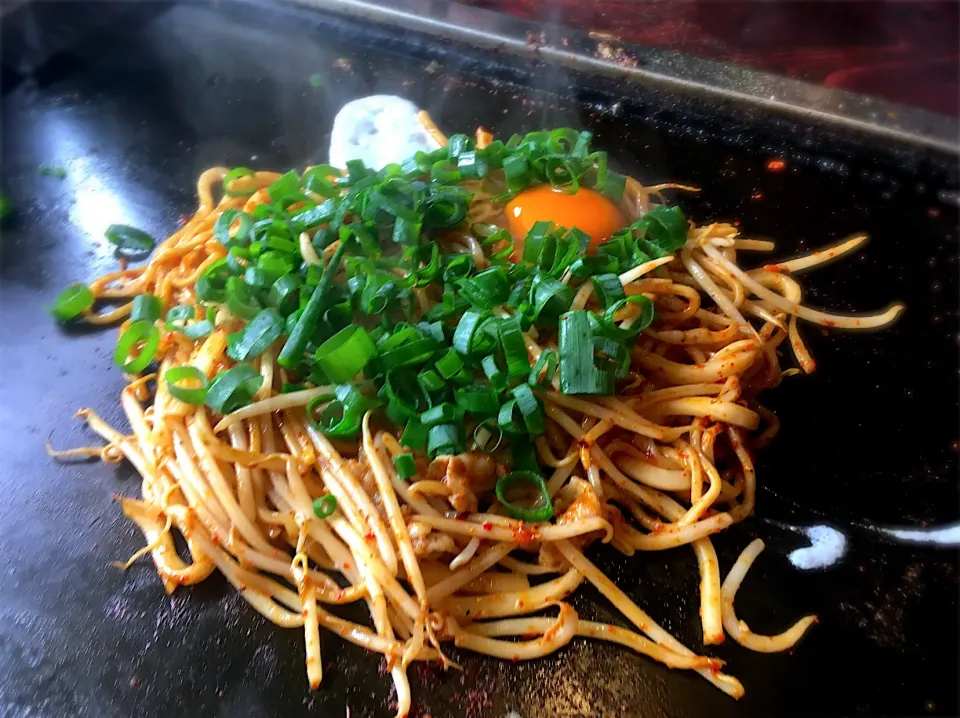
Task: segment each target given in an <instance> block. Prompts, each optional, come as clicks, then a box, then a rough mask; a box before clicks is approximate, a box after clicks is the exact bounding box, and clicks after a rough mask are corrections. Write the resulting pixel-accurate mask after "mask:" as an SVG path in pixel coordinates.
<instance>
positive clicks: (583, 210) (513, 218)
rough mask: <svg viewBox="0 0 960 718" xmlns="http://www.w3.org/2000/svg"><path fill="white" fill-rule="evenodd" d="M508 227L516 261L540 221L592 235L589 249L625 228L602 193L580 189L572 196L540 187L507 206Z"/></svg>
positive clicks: (549, 187) (615, 209)
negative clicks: (530, 232)
mask: <svg viewBox="0 0 960 718" xmlns="http://www.w3.org/2000/svg"><path fill="white" fill-rule="evenodd" d="M506 214H507V227H508V228H509V230H510V234H512V235H513V238H514V241H515V244H514V247H515V249H514V258H519V257H520V256H521V255H522V254H523V240H524V238H525V237H526V236H527V232H529V231H530V230H531V229H532V228H533V225H534V224H535V223H537V222H542V221H547V222H553V224H554V226H557V227H567V228H570V227H576V228H577V229H579V230H582V231H583V232H586V233H587V234H589V235H590V249H591V250H593V249H594V248H596V246H597V245H598V244H601V243H603V242H606V241H607V240H608V239H610V235H611V234H613V233H614V232H616V231H617V230H618V229H620V228H621V227H624V226H626V224H627V219H626V217H624V216H623V213H622V212H621V211H620V210H619V209H617V206H616V205H615V204H614V203H613V202H611V201H610V200H608V199H607V198H606V197H604V196H603V195H602V194H600V193H599V192H594V191H593V190H592V189H587V188H585V187H581V188H580V189H578V190H577V191H576V192H574V193H573V194H567V193H566V192H563V191H561V190H555V189H554V188H553V187H551V186H550V185H540V186H539V187H534V188H532V189H528V190H524V191H523V192H521V193H520V194H518V195H517V196H516V197H514V198H513V199H512V200H510V202H509V203H508V204H507V213H506Z"/></svg>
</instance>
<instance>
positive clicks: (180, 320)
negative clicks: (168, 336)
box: [165, 305, 194, 332]
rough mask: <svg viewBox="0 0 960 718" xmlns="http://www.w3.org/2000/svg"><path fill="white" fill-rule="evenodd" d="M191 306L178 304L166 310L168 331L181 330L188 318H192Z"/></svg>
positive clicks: (192, 310)
mask: <svg viewBox="0 0 960 718" xmlns="http://www.w3.org/2000/svg"><path fill="white" fill-rule="evenodd" d="M193 314H194V309H193V307H188V306H183V305H178V306H176V307H171V308H170V311H168V312H167V323H166V327H165V328H166V330H167V331H168V332H182V331H183V330H184V327H185V326H186V322H187V320H188V319H193Z"/></svg>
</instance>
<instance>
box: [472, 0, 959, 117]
mask: <svg viewBox="0 0 960 718" xmlns="http://www.w3.org/2000/svg"><path fill="white" fill-rule="evenodd" d="M460 1H461V2H464V3H466V4H471V5H476V6H479V7H484V8H488V9H493V10H497V11H499V12H505V13H509V14H512V15H516V16H518V17H524V18H531V19H536V20H540V21H544V22H552V23H556V24H558V25H564V26H566V27H571V28H576V29H578V30H584V31H594V32H595V33H602V34H609V35H611V36H613V37H616V38H619V39H621V40H624V41H626V42H635V43H638V44H641V45H648V46H652V47H660V48H664V49H669V50H675V51H677V52H682V53H687V54H691V55H696V56H698V57H704V58H707V59H711V60H718V61H720V62H730V63H737V64H742V65H748V66H750V67H754V68H757V69H760V70H766V71H767V72H773V73H776V74H780V75H786V76H788V77H795V78H797V79H799V80H805V81H807V82H813V83H816V84H822V85H825V86H827V87H838V88H841V89H844V90H852V91H854V92H862V93H865V94H869V95H875V96H877V97H882V98H884V99H887V100H892V101H894V102H899V103H901V104H904V105H912V106H916V107H923V108H926V109H929V110H935V111H936V112H941V113H943V114H947V115H953V116H957V115H960V3H957V2H954V1H953V0H932V1H930V0H881V1H880V2H877V1H876V0H845V1H840V2H828V1H826V0H769V1H763V0H737V1H735V2H731V1H729V0H645V1H644V2H633V1H632V0H594V1H593V2H590V1H586V2H585V1H584V0H551V1H550V2H542V1H541V0H460Z"/></svg>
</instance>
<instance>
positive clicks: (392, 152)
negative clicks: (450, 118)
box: [330, 95, 440, 170]
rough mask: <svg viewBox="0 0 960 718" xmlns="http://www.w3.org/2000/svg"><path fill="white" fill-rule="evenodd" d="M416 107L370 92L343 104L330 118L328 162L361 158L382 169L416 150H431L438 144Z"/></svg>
mask: <svg viewBox="0 0 960 718" xmlns="http://www.w3.org/2000/svg"><path fill="white" fill-rule="evenodd" d="M417 112H419V110H418V109H417V106H416V105H415V104H413V103H412V102H410V100H405V99H403V98H402V97H397V96H396V95H370V96H369V97H361V98H360V99H357V100H352V101H350V102H348V103H347V104H345V105H344V106H343V107H342V108H341V109H340V112H338V113H337V116H336V118H334V120H333V134H332V135H331V137H330V164H332V165H333V166H334V167H340V168H343V167H346V164H347V161H348V160H363V163H364V164H365V165H366V166H367V167H371V168H373V169H378V170H379V169H382V168H383V167H384V166H385V165H388V164H391V163H397V164H400V163H402V162H403V161H404V160H407V159H409V158H411V157H413V155H414V154H416V152H417V151H418V150H423V151H424V152H431V151H433V150H435V149H437V148H438V147H439V146H440V145H438V144H437V142H436V140H434V139H433V138H432V137H431V136H430V135H429V133H428V132H427V131H426V130H425V129H423V125H421V124H420V120H418V119H417Z"/></svg>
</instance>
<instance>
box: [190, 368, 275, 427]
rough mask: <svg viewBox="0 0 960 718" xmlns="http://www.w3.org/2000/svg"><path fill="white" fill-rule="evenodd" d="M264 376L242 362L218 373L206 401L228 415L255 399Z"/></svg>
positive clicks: (224, 414)
mask: <svg viewBox="0 0 960 718" xmlns="http://www.w3.org/2000/svg"><path fill="white" fill-rule="evenodd" d="M262 384H263V377H262V376H260V374H259V373H258V372H257V370H256V369H254V368H253V367H252V366H250V365H249V364H240V365H238V366H235V367H233V368H232V369H227V370H226V371H222V372H220V373H219V374H217V375H216V376H215V377H214V378H213V381H212V382H210V386H209V388H208V389H207V396H206V397H205V398H204V403H205V404H206V405H207V406H209V407H210V408H211V409H213V410H214V411H215V412H217V413H218V414H221V415H223V416H226V415H227V414H229V413H230V412H233V411H236V410H237V409H239V408H240V407H243V406H246V405H247V404H249V403H250V402H251V401H253V397H254V395H255V394H256V393H257V391H258V390H259V389H260V386H261V385H262Z"/></svg>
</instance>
